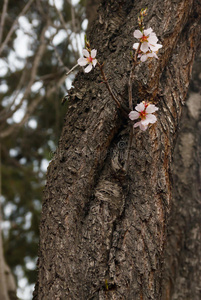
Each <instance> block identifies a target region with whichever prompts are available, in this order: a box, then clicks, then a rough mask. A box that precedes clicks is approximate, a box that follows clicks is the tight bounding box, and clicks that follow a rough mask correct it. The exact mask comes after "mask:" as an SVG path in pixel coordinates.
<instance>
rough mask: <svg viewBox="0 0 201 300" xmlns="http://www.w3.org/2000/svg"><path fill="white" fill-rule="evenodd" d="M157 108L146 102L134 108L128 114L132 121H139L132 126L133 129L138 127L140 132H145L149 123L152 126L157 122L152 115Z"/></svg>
mask: <svg viewBox="0 0 201 300" xmlns="http://www.w3.org/2000/svg"><path fill="white" fill-rule="evenodd" d="M157 110H158V107H156V106H155V105H154V104H150V103H147V102H144V101H143V102H141V103H140V104H138V105H137V106H136V107H135V111H131V112H130V113H129V118H130V119H131V120H132V121H133V120H137V119H141V120H140V121H139V122H137V123H135V124H134V126H133V127H134V128H135V127H138V126H139V127H140V129H141V130H143V131H145V130H146V129H147V128H148V125H149V123H150V124H153V123H155V122H156V121H157V118H156V116H155V115H153V114H152V113H154V112H156V111H157Z"/></svg>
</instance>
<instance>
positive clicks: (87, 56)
mask: <svg viewBox="0 0 201 300" xmlns="http://www.w3.org/2000/svg"><path fill="white" fill-rule="evenodd" d="M82 53H83V56H84V57H81V58H79V59H78V61H77V63H78V65H80V66H82V67H84V66H86V65H88V66H87V67H86V68H85V69H84V71H85V73H89V72H90V71H91V70H92V66H94V67H95V66H96V64H97V59H96V58H95V57H96V53H97V50H95V49H93V50H91V51H90V52H89V51H88V50H87V49H83V50H82Z"/></svg>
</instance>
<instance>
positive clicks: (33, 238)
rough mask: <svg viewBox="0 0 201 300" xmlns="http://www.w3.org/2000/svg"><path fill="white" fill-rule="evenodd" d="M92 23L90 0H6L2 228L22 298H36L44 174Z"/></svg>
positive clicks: (0, 121) (0, 83)
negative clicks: (35, 288) (88, 3)
mask: <svg viewBox="0 0 201 300" xmlns="http://www.w3.org/2000/svg"><path fill="white" fill-rule="evenodd" d="M87 24H88V21H87V18H86V0H81V1H79V0H20V1H19V0H18V1H16V0H2V1H1V4H0V178H1V184H0V197H1V198H0V203H1V219H2V222H1V229H2V233H3V249H4V257H5V261H6V263H7V265H8V266H9V268H10V269H11V273H12V274H13V275H14V277H15V280H16V283H17V296H18V298H19V299H24V300H25V299H26V300H29V299H32V291H33V288H34V283H35V281H36V261H37V248H38V240H39V219H40V212H41V202H42V191H43V188H44V185H45V174H46V170H47V166H48V164H49V162H50V160H51V159H52V158H53V155H54V152H55V150H56V147H57V143H58V140H59V137H60V133H61V129H62V124H63V120H64V116H65V113H66V110H67V102H65V104H63V105H62V104H61V102H62V99H63V97H64V96H66V95H67V94H68V89H69V88H70V87H71V84H72V81H73V79H74V77H75V73H76V72H77V71H78V69H79V68H78V69H75V71H73V72H71V74H70V75H69V76H68V77H66V72H68V71H69V70H70V69H71V68H72V67H73V66H74V65H76V64H77V59H78V58H79V57H80V56H81V51H82V48H83V45H84V35H85V31H86V28H87ZM0 247H1V248H2V245H0Z"/></svg>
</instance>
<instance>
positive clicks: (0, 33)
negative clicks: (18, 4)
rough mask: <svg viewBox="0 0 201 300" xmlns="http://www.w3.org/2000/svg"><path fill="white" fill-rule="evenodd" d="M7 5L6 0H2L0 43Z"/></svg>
mask: <svg viewBox="0 0 201 300" xmlns="http://www.w3.org/2000/svg"><path fill="white" fill-rule="evenodd" d="M7 7H8V0H4V4H3V11H2V14H1V23H0V45H1V41H2V37H3V29H4V22H5V18H6V13H7Z"/></svg>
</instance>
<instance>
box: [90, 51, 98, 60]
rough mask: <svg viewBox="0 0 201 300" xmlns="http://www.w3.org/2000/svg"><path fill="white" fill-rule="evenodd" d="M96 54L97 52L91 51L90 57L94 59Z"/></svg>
mask: <svg viewBox="0 0 201 300" xmlns="http://www.w3.org/2000/svg"><path fill="white" fill-rule="evenodd" d="M96 53H97V50H95V49H93V50H91V57H92V58H95V57H96Z"/></svg>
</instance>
